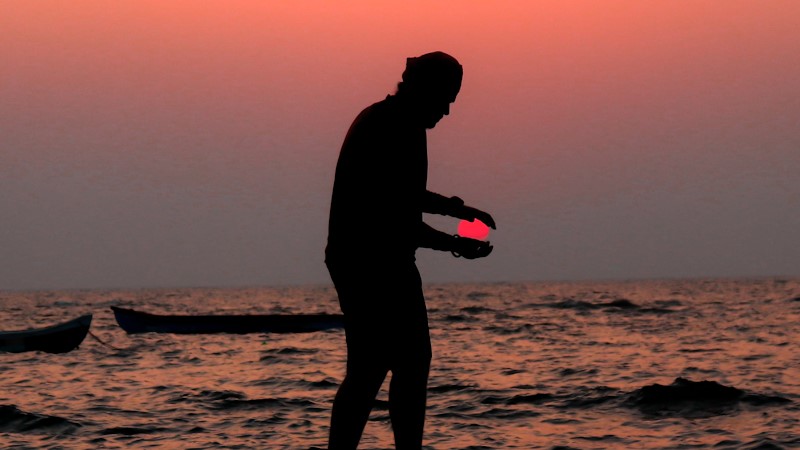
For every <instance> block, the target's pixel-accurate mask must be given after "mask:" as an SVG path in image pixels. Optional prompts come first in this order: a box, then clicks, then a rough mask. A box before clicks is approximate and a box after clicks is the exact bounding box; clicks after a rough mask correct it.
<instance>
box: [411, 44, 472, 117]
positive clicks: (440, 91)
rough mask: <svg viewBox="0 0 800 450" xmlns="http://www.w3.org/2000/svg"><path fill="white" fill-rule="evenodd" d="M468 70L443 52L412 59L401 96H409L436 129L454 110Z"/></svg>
mask: <svg viewBox="0 0 800 450" xmlns="http://www.w3.org/2000/svg"><path fill="white" fill-rule="evenodd" d="M463 74H464V70H463V68H462V67H461V64H459V63H458V61H457V60H456V59H455V58H453V57H452V56H450V55H448V54H447V53H443V52H432V53H426V54H424V55H422V56H417V57H413V58H408V59H407V60H406V70H405V71H404V72H403V81H402V82H400V84H398V85H397V93H398V95H401V96H404V97H406V98H408V99H409V100H410V101H411V103H412V105H413V107H414V109H415V110H416V111H415V112H416V113H417V114H419V116H420V119H421V120H422V122H423V124H424V125H425V127H426V128H433V127H434V126H436V123H437V122H439V120H441V118H442V117H444V116H446V115H448V114H449V113H450V104H451V103H453V102H454V101H455V100H456V96H457V95H458V91H459V90H460V89H461V78H462V76H463Z"/></svg>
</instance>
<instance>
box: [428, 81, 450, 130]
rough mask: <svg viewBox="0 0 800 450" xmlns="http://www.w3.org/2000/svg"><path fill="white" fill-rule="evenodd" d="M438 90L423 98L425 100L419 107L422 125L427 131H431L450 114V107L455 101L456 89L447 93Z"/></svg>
mask: <svg viewBox="0 0 800 450" xmlns="http://www.w3.org/2000/svg"><path fill="white" fill-rule="evenodd" d="M443 91H444V90H439V91H438V92H436V93H431V94H429V95H427V96H425V100H424V101H423V102H422V105H421V111H420V112H421V115H422V120H423V125H424V126H425V128H427V129H431V128H433V127H435V126H436V124H437V123H439V121H440V120H442V118H443V117H444V116H446V115H448V114H450V105H451V104H452V103H453V102H455V101H456V96H458V89H452V88H451V89H449V92H447V91H445V92H444V93H443Z"/></svg>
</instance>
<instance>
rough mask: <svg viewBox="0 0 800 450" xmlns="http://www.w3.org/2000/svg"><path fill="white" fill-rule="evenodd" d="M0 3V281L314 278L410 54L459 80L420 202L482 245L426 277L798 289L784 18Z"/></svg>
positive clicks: (738, 12) (448, 6)
mask: <svg viewBox="0 0 800 450" xmlns="http://www.w3.org/2000/svg"><path fill="white" fill-rule="evenodd" d="M3 9H4V14H3V15H2V16H0V29H2V30H4V31H3V33H1V34H0V60H2V61H3V65H2V67H0V134H1V135H2V136H3V138H2V142H3V143H2V148H0V170H2V171H3V173H2V177H0V189H2V191H3V192H4V195H3V196H2V197H0V210H1V211H3V217H4V221H3V222H4V226H3V228H4V231H3V232H2V233H0V245H2V246H3V248H5V249H7V257H6V258H4V260H3V261H0V289H2V288H26V287H42V288H46V287H64V286H70V287H93V286H138V285H148V286H151V285H162V286H164V285H167V286H174V285H196V284H198V283H201V284H204V285H208V284H220V285H227V284H283V283H298V282H299V283H303V282H326V281H327V275H326V274H325V272H324V266H323V265H322V262H321V261H322V256H321V255H322V249H323V247H324V240H325V225H326V220H327V207H328V201H329V196H330V185H331V182H332V176H333V168H334V164H335V159H336V154H337V151H338V148H339V146H340V145H341V140H342V138H343V136H344V133H345V131H346V129H347V127H348V126H349V124H350V121H351V120H352V119H353V117H355V115H356V114H357V113H358V111H360V109H361V108H363V107H365V106H367V105H368V104H370V103H371V102H374V101H377V100H379V99H381V98H382V97H383V96H385V95H386V94H388V93H390V92H391V91H392V89H393V87H394V86H395V84H396V83H397V81H398V80H399V77H400V73H401V72H402V69H403V63H404V59H405V57H407V56H412V55H417V54H421V53H424V52H427V51H431V50H444V51H447V52H449V53H451V54H453V55H454V56H456V57H457V58H459V60H460V61H461V62H462V64H463V65H464V67H465V78H464V84H463V89H462V93H461V95H460V96H459V99H458V101H457V102H456V104H455V105H454V107H453V109H452V114H451V115H450V116H449V117H448V118H446V120H444V121H442V122H441V123H440V125H439V126H438V127H437V128H436V129H435V130H433V131H431V132H430V133H429V150H430V160H431V170H430V175H431V176H430V188H431V189H432V190H435V191H438V192H441V193H443V194H447V195H459V196H461V197H463V198H465V199H466V200H467V201H468V202H470V203H473V204H475V205H476V206H480V207H483V208H485V209H488V210H489V211H491V212H492V213H493V214H494V215H495V218H496V219H497V221H498V228H499V229H498V231H497V232H495V233H493V234H492V237H491V239H492V241H493V243H494V244H495V253H494V254H493V255H492V257H491V258H488V259H486V260H484V261H479V262H473V263H470V264H469V265H467V264H462V262H461V261H450V259H449V258H451V257H450V256H449V254H448V255H437V254H431V253H430V252H420V264H421V266H422V268H423V274H424V275H425V276H426V279H429V280H431V281H435V280H506V279H553V278H557V279H586V278H636V277H664V276H706V275H730V276H736V275H773V274H791V273H794V274H796V273H797V272H796V271H797V269H796V267H798V262H800V240H798V239H796V237H795V234H796V231H795V230H796V229H798V227H800V208H798V206H800V187H798V186H799V185H800V184H798V183H797V182H796V181H795V178H796V174H797V173H798V171H800V156H798V155H800V152H798V151H797V148H798V143H800V131H798V130H800V127H798V123H797V122H798V119H797V118H798V117H800V100H798V99H799V98H800V92H798V91H800V89H798V86H800V83H798V81H797V80H800V59H798V58H797V55H798V54H800V40H798V39H797V32H796V26H797V24H798V23H800V4H798V3H797V2H794V1H771V2H768V3H762V2H752V1H727V0H726V1H722V0H713V1H691V2H689V1H686V2H671V1H670V2H668V1H653V2H642V1H603V2H583V1H581V2H578V1H574V2H555V1H553V2H538V1H499V2H488V1H484V2H479V1H456V0H450V1H448V0H445V1H437V2H430V1H425V2H423V1H403V2H400V1H387V2H373V1H366V0H364V1H340V2H335V3H332V2H320V1H298V2H283V1H266V2H264V1H253V2H222V1H208V2H195V1H171V2H143V1H119V2H114V3H111V4H110V3H108V2H104V1H96V2H93V1H77V2H56V1H52V2H28V1H22V0H19V1H9V2H5V3H4V4H3ZM431 223H433V224H435V226H438V227H440V228H442V229H447V230H448V231H452V232H455V227H456V222H454V221H451V220H449V219H436V218H434V219H431ZM276 255H280V256H281V258H280V259H278V258H277V257H276Z"/></svg>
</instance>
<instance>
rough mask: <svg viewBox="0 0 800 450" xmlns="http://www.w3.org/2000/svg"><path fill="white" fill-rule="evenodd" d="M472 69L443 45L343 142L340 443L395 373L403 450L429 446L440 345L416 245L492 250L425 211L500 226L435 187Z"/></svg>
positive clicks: (332, 258) (335, 244)
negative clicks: (425, 441)
mask: <svg viewBox="0 0 800 450" xmlns="http://www.w3.org/2000/svg"><path fill="white" fill-rule="evenodd" d="M462 74H463V71H462V68H461V65H460V64H459V63H458V61H456V60H455V59H454V58H453V57H451V56H450V55H447V54H445V53H442V52H434V53H428V54H425V55H422V56H419V57H416V58H408V60H407V63H406V69H405V71H404V72H403V81H402V82H400V83H399V84H398V87H397V93H396V94H395V95H390V96H388V97H386V99H385V100H383V101H380V102H378V103H375V104H373V105H372V106H369V107H368V108H366V109H365V110H364V111H362V112H361V114H359V115H358V117H356V119H355V121H354V122H353V124H352V125H351V127H350V130H349V131H348V132H347V136H346V137H345V140H344V144H343V145H342V149H341V153H340V154H339V161H338V164H337V166H336V179H335V181H334V185H333V198H332V200H331V210H330V221H329V224H328V246H327V248H326V249H325V263H326V264H327V266H328V270H329V272H330V275H331V279H332V280H333V283H334V285H335V287H336V292H337V293H338V296H339V304H340V306H341V309H342V312H343V313H344V320H345V335H346V339H347V374H346V376H345V379H344V381H343V382H342V385H341V386H340V387H339V391H338V392H337V394H336V398H335V400H334V403H333V412H332V414H331V431H330V437H329V441H328V447H329V449H355V448H356V447H357V446H358V442H359V440H360V439H361V434H362V432H363V431H364V426H365V425H366V422H367V419H368V418H369V413H370V410H371V409H372V405H373V402H374V400H375V396H376V395H377V393H378V390H379V389H380V387H381V384H382V383H383V380H384V378H385V377H386V374H387V373H388V371H391V372H392V381H391V384H390V387H389V416H390V418H391V421H392V429H393V430H394V438H395V444H396V448H398V449H401V450H404V449H419V448H421V446H422V430H423V427H424V423H425V399H426V391H427V382H428V369H429V367H430V359H431V343H430V335H429V333H428V317H427V310H426V308H425V299H424V298H423V295H422V281H421V279H420V276H419V272H418V271H417V267H416V264H415V256H414V255H415V252H416V250H417V248H418V247H427V248H432V249H435V250H444V251H451V252H453V254H454V255H457V256H464V257H466V258H470V259H472V258H479V257H484V256H486V255H488V254H489V253H491V251H492V246H491V245H489V243H488V242H483V241H478V240H474V239H468V238H461V237H457V236H453V235H450V234H447V233H443V232H441V231H437V230H435V229H433V228H431V227H430V226H428V225H426V224H425V223H424V222H423V221H422V213H423V212H425V213H434V214H442V215H448V216H453V217H457V218H462V219H467V220H474V219H476V218H477V219H479V220H481V221H483V222H484V223H486V224H487V225H489V226H491V227H492V228H494V227H495V225H494V220H493V219H492V217H491V216H490V215H489V214H487V213H485V212H483V211H480V210H478V209H475V208H471V207H468V206H465V205H464V202H463V201H462V200H461V199H459V198H458V197H449V198H448V197H444V196H441V195H439V194H436V193H433V192H430V191H428V190H427V188H426V183H427V172H428V154H427V144H426V129H429V128H433V127H434V126H436V123H437V122H438V121H439V120H440V119H441V118H442V117H444V116H446V115H447V114H448V113H449V112H450V104H451V103H453V102H454V101H455V99H456V95H458V91H459V90H460V88H461V77H462Z"/></svg>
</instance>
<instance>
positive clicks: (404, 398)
mask: <svg viewBox="0 0 800 450" xmlns="http://www.w3.org/2000/svg"><path fill="white" fill-rule="evenodd" d="M420 356H423V355H420ZM429 368H430V356H429V354H428V356H427V357H422V358H420V361H417V362H414V363H411V364H404V365H403V366H401V367H397V368H394V369H392V381H391V384H390V385H389V416H390V417H391V419H392V429H393V430H394V442H395V447H396V448H397V450H419V449H420V448H422V431H423V428H424V426H425V403H426V397H427V391H428V370H429Z"/></svg>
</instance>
